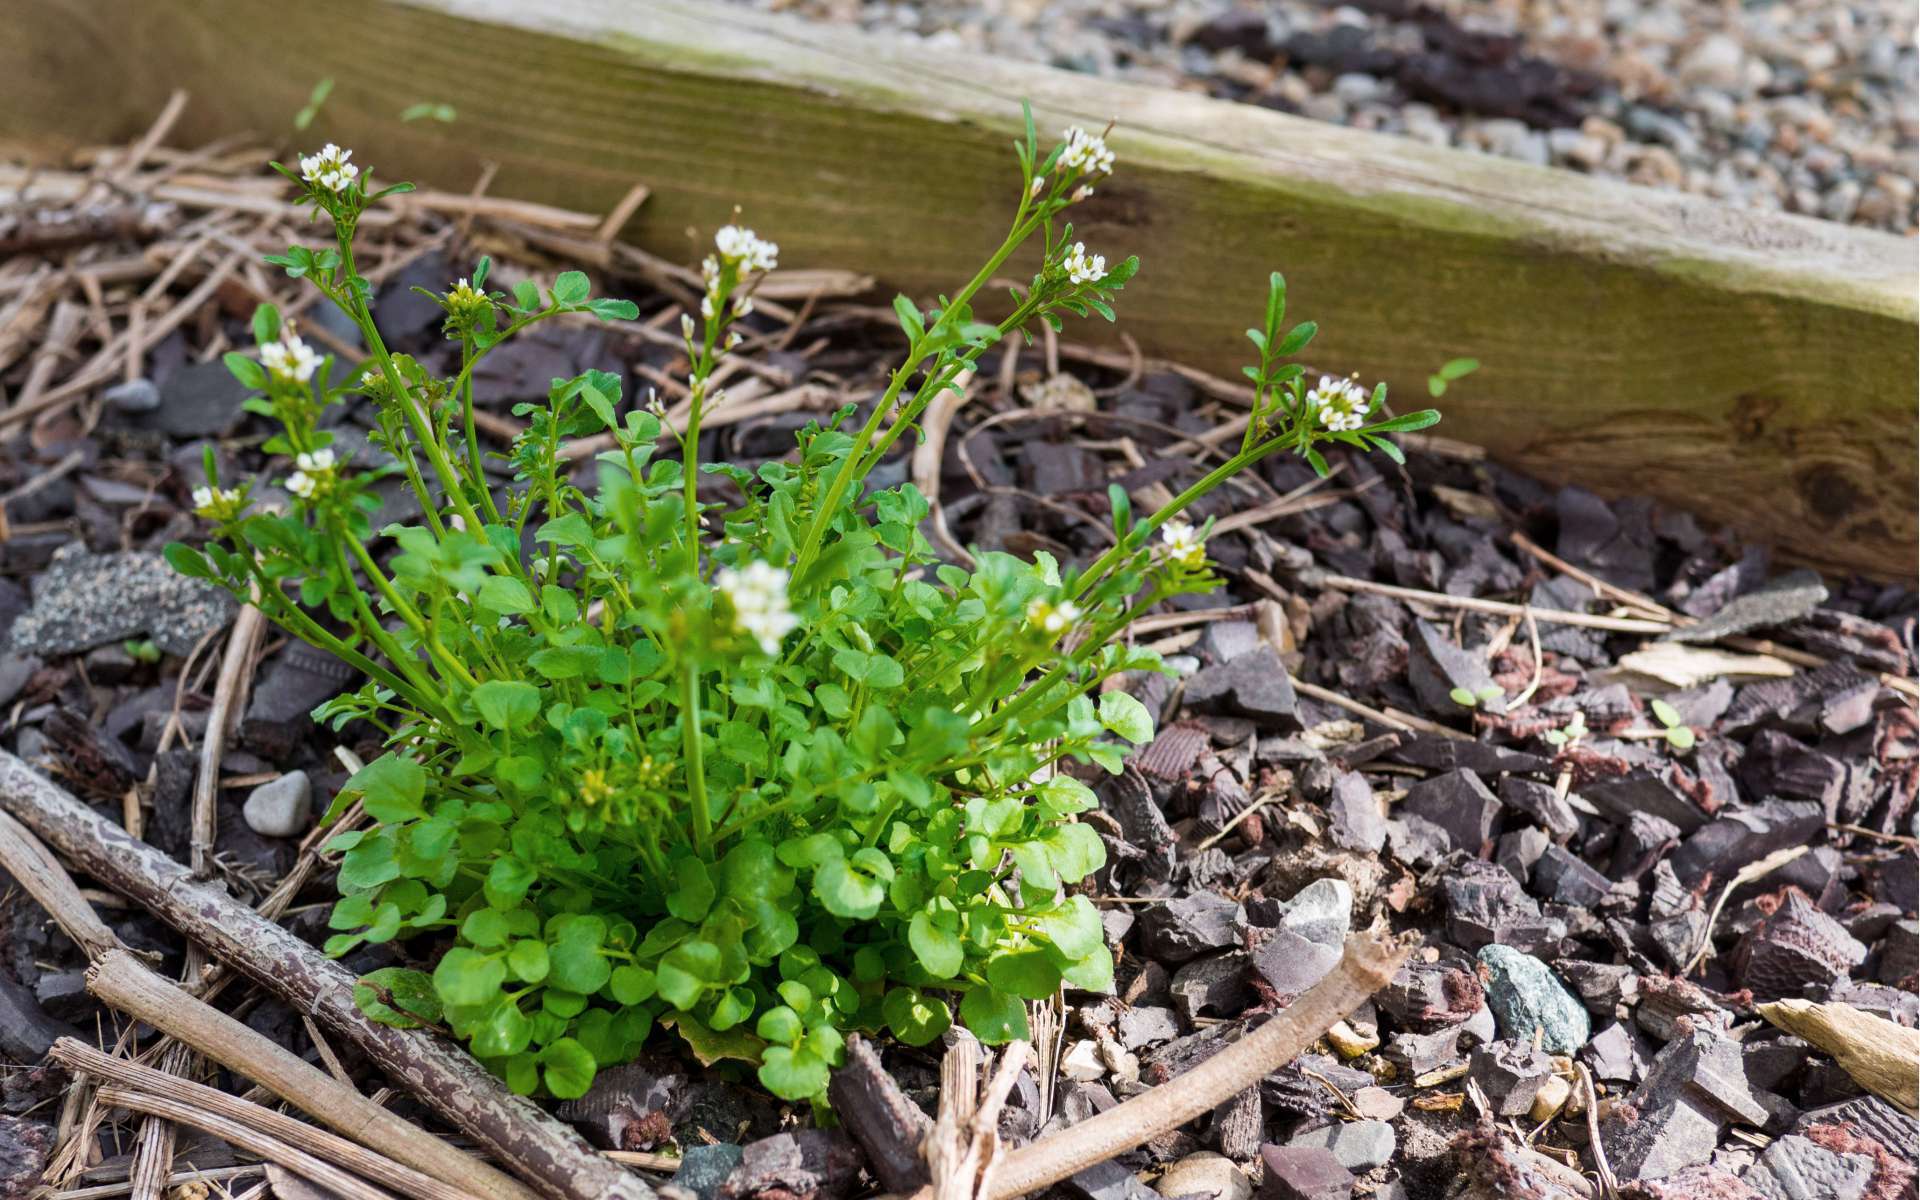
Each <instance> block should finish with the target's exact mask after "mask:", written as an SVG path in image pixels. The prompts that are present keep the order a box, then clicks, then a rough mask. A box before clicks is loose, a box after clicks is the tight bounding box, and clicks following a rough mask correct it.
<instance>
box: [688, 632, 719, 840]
mask: <svg viewBox="0 0 1920 1200" xmlns="http://www.w3.org/2000/svg"><path fill="white" fill-rule="evenodd" d="M680 743H681V746H682V747H683V753H684V754H685V756H686V760H687V790H688V791H689V792H690V793H692V797H691V798H692V800H693V849H694V852H695V853H696V854H699V855H702V856H704V855H705V854H706V852H707V846H708V845H709V844H711V842H712V840H713V814H712V813H711V812H709V811H707V769H706V762H705V759H704V754H705V747H704V746H702V744H701V742H700V676H699V673H698V672H697V671H696V670H695V669H694V665H693V659H692V658H691V657H689V658H687V659H686V661H685V662H684V663H683V664H682V665H681V668H680Z"/></svg>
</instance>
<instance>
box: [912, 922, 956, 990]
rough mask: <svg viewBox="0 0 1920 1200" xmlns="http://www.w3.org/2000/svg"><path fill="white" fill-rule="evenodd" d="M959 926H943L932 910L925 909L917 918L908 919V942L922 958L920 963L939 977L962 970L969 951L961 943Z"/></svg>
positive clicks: (948, 975)
mask: <svg viewBox="0 0 1920 1200" xmlns="http://www.w3.org/2000/svg"><path fill="white" fill-rule="evenodd" d="M956 929H957V921H956V922H955V928H942V927H941V924H940V922H939V921H938V920H937V919H936V918H935V917H934V916H933V915H931V914H929V913H928V912H926V911H925V910H922V911H920V912H917V913H915V914H913V920H911V921H909V922H908V923H907V945H908V946H909V947H911V948H912V950H913V956H914V957H915V958H917V959H919V960H920V966H921V967H922V968H924V969H925V970H926V972H927V974H929V975H931V976H933V977H934V978H935V979H951V978H953V977H954V976H955V975H958V974H959V973H960V965H961V963H962V962H964V961H965V959H966V951H965V949H964V947H962V946H961V945H960V935H959V933H958V932H956Z"/></svg>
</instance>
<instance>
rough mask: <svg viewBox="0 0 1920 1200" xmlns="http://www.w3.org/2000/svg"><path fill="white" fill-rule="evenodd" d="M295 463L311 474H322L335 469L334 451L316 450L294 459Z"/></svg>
mask: <svg viewBox="0 0 1920 1200" xmlns="http://www.w3.org/2000/svg"><path fill="white" fill-rule="evenodd" d="M293 465H294V466H296V467H299V468H300V469H301V470H302V471H305V472H306V473H307V474H309V475H321V474H325V473H326V472H328V471H331V470H333V451H331V450H315V451H313V452H311V453H309V454H302V455H299V456H298V457H296V458H295V459H294V460H293Z"/></svg>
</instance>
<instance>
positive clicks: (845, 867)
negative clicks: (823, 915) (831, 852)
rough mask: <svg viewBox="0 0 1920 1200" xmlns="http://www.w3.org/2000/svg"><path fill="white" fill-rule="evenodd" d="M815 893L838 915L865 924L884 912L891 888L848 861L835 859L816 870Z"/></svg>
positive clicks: (827, 907) (823, 903) (829, 909)
mask: <svg viewBox="0 0 1920 1200" xmlns="http://www.w3.org/2000/svg"><path fill="white" fill-rule="evenodd" d="M813 894H814V897H815V898H816V899H818V900H819V901H820V903H821V904H822V905H824V906H826V910H827V911H828V912H830V913H832V914H833V915H834V916H836V917H851V918H853V919H854V920H856V921H865V920H870V919H871V918H872V917H873V915H874V914H875V913H877V912H879V911H880V902H881V901H882V900H885V899H886V898H887V889H886V886H885V885H884V884H881V883H880V882H878V881H877V880H875V879H873V878H871V877H870V876H868V875H866V874H864V873H862V872H861V871H860V870H859V869H857V868H856V867H855V866H854V865H853V864H852V863H850V862H848V861H846V860H845V859H834V860H833V861H832V862H828V863H825V864H823V865H822V866H820V867H819V868H818V869H817V870H815V871H814V873H813Z"/></svg>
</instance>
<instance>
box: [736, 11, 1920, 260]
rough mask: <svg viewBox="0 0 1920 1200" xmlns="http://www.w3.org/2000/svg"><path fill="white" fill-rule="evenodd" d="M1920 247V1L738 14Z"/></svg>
mask: <svg viewBox="0 0 1920 1200" xmlns="http://www.w3.org/2000/svg"><path fill="white" fill-rule="evenodd" d="M742 2H743V3H747V4H750V5H752V6H754V7H758V8H771V9H776V10H784V11H793V12H799V13H802V14H805V15H806V16H809V17H813V18H816V19H822V20H833V21H839V22H844V23H849V24H857V25H859V26H860V27H862V28H864V29H868V30H874V31H881V32H887V33H893V34H897V35H901V36H907V37H921V38H925V39H927V40H928V41H930V42H934V43H936V44H945V45H953V46H960V47H966V48H969V49H974V50H983V51H986V52H989V53H993V54H998V55H1002V56H1005V57H1008V58H1016V59H1026V60H1029V61H1034V62H1045V63H1049V64H1052V65H1054V66H1057V67H1064V68H1066V69H1069V70H1075V71H1084V72H1087V73H1089V74H1095V75H1106V76H1113V77H1118V78H1124V79H1133V80H1139V81H1146V82H1153V83H1158V84H1161V85H1164V86H1169V87H1178V88H1182V89H1188V90H1193V91H1202V92H1206V93H1208V94H1210V95H1215V96H1221V97H1226V98H1230V99H1236V100H1243V101H1246V102H1248V103H1253V104H1262V105H1266V106H1268V107H1270V108H1277V109H1281V110H1283V111H1286V112H1293V113H1300V114H1303V115H1305V116H1309V117H1313V118H1315V119H1318V120H1323V121H1335V122H1338V123H1340V124H1343V125H1352V126H1355V127H1357V128H1362V129H1378V130H1384V131H1387V132H1390V133H1397V134H1402V135H1404V136H1407V137H1413V138H1418V139H1419V140H1421V141H1424V142H1429V143H1434V144H1438V145H1453V146H1461V147H1465V148H1468V149H1473V150H1484V151H1487V152H1490V153H1494V154H1501V155H1505V156H1507V157H1510V158H1518V159H1522V160H1524V161H1528V162H1535V163H1541V164H1553V165H1557V166H1561V167H1566V168H1568V169H1571V170H1576V171H1583V172H1587V173H1589V174H1594V175H1604V176H1610V177H1614V178H1620V179H1627V180H1630V181H1632V182H1634V183H1639V184H1645V185H1648V186H1652V187H1660V188H1668V189H1679V190H1684V191H1688V192H1697V193H1702V194H1705V195H1710V196H1716V197H1719V198H1721V199H1723V200H1727V201H1729V202H1731V203H1734V204H1738V205H1742V206H1745V207H1750V208H1762V209H1776V210H1782V211H1786V212H1794V213H1804V214H1808V215H1811V216H1818V217H1824V218H1826V219H1828V220H1834V221H1846V222H1850V223H1853V224H1856V225H1865V226H1871V227H1874V228H1879V229H1886V230H1892V231H1895V232H1899V233H1908V234H1911V233H1912V232H1913V230H1914V228H1915V225H1916V217H1917V214H1916V203H1915V198H1916V191H1917V190H1920V189H1917V188H1916V177H1917V175H1920V172H1917V171H1916V163H1915V147H1916V129H1917V127H1920V119H1917V118H1916V104H1915V86H1916V53H1915V46H1914V35H1915V12H1916V6H1915V5H1914V4H1913V3H1912V2H1911V0H1848V2H1846V3H1832V2H1829V0H1772V2H1767V0H1756V2H1753V3H1748V4H1746V5H1739V4H1732V3H1728V4H1714V3H1709V2H1704V0H1537V2H1535V3H1531V4H1524V5H1523V4H1520V3H1518V2H1502V0H1496V2H1493V3H1488V2H1484V0H1439V2H1438V3H1436V4H1431V5H1429V4H1423V3H1420V2H1418V0H1363V2H1362V3H1359V4H1353V5H1342V6H1339V7H1335V6H1333V5H1330V4H1316V3H1306V2H1302V0H1277V2H1274V3H1266V4H1245V3H1240V4H1236V3H1232V2H1231V0H1166V2H1161V0H1056V2H1052V3H1047V2H1043V0H987V2H986V3H963V2H959V0H924V2H922V3H917V4H907V3H892V2H887V0H869V2H866V3H860V2H858V0H742Z"/></svg>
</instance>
